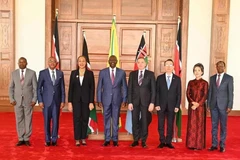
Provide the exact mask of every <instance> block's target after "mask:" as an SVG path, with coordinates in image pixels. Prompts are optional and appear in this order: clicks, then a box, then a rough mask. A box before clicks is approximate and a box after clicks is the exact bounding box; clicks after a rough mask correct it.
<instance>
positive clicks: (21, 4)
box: [15, 0, 240, 110]
mask: <svg viewBox="0 0 240 160" xmlns="http://www.w3.org/2000/svg"><path fill="white" fill-rule="evenodd" d="M15 6H16V68H17V59H18V58H19V57H20V56H24V57H26V58H27V59H28V67H29V68H32V69H34V70H35V71H36V72H37V73H38V72H39V71H40V70H42V69H43V68H44V66H45V1H44V0H34V1H33V0H16V4H15ZM189 7H190V11H189V32H188V36H189V37H188V55H187V75H186V78H187V82H188V81H189V80H190V79H193V78H194V76H193V73H192V67H193V65H194V64H196V63H198V62H201V63H203V65H204V67H205V74H204V76H203V78H204V79H206V80H208V79H209V58H210V56H209V55H210V37H211V17H212V1H210V0H190V6H189ZM230 8H231V9H230V28H229V31H230V32H229V49H228V66H227V72H228V73H229V74H231V75H233V76H234V81H235V84H234V85H235V100H234V110H240V99H239V98H238V99H237V97H239V94H240V85H239V84H237V83H238V82H240V73H239V72H238V73H236V72H234V71H235V70H236V69H235V68H234V66H237V64H238V60H239V58H240V56H239V55H240V52H239V50H240V47H239V40H238V39H239V37H240V32H239V28H240V22H239V20H238V19H239V15H240V10H239V8H240V1H239V0H231V6H230ZM185 85H187V84H185Z"/></svg>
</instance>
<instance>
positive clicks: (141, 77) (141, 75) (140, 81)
mask: <svg viewBox="0 0 240 160" xmlns="http://www.w3.org/2000/svg"><path fill="white" fill-rule="evenodd" d="M142 72H143V71H140V76H139V79H138V84H139V86H141V85H142V81H143V74H142Z"/></svg>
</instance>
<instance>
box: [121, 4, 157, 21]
mask: <svg viewBox="0 0 240 160" xmlns="http://www.w3.org/2000/svg"><path fill="white" fill-rule="evenodd" d="M118 3H119V4H118V6H119V8H118V9H119V18H120V19H121V20H155V19H156V6H157V5H156V4H157V3H156V0H121V1H119V2H118Z"/></svg>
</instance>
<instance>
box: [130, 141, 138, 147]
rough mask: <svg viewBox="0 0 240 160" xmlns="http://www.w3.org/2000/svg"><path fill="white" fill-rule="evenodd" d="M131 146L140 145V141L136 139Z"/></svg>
mask: <svg viewBox="0 0 240 160" xmlns="http://www.w3.org/2000/svg"><path fill="white" fill-rule="evenodd" d="M130 146H131V147H136V146H138V141H134V142H133V143H132V144H131V145H130Z"/></svg>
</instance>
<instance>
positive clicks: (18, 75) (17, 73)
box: [15, 69, 21, 85]
mask: <svg viewBox="0 0 240 160" xmlns="http://www.w3.org/2000/svg"><path fill="white" fill-rule="evenodd" d="M15 76H16V78H17V82H18V83H19V85H21V82H20V79H21V78H20V69H18V70H16V72H15Z"/></svg>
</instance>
